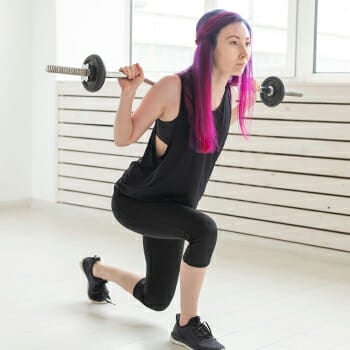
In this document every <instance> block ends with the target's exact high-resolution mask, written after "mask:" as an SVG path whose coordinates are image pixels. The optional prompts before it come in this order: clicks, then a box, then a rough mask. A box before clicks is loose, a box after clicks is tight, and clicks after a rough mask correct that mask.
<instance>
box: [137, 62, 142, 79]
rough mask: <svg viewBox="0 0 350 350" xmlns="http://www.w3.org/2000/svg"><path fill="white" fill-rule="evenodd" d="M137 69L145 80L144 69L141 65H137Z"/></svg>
mask: <svg viewBox="0 0 350 350" xmlns="http://www.w3.org/2000/svg"><path fill="white" fill-rule="evenodd" d="M136 67H137V70H138V72H139V76H140V77H142V78H144V73H143V69H142V67H141V65H140V64H139V63H136Z"/></svg>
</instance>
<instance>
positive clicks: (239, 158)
mask: <svg viewBox="0 0 350 350" xmlns="http://www.w3.org/2000/svg"><path fill="white" fill-rule="evenodd" d="M217 164H219V165H225V166H232V167H243V168H250V169H252V168H253V169H261V170H273V171H284V172H290V173H301V174H317V175H327V176H339V177H348V178H349V177H350V163H349V162H348V161H345V160H344V161H343V160H334V159H319V158H304V157H298V156H283V155H274V154H258V153H245V152H235V151H226V150H224V151H223V152H222V153H221V155H220V157H219V159H218V161H217Z"/></svg>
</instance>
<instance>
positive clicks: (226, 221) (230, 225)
mask: <svg viewBox="0 0 350 350" xmlns="http://www.w3.org/2000/svg"><path fill="white" fill-rule="evenodd" d="M209 215H210V216H211V217H212V218H213V219H214V220H215V221H216V222H217V224H218V227H219V228H220V230H225V231H228V232H237V233H243V234H247V235H254V236H259V237H267V238H273V239H280V240H285V241H289V242H298V243H302V244H310V245H314V246H317V247H326V248H332V249H339V250H343V251H348V252H350V236H349V235H344V234H340V233H335V232H329V231H321V230H316V229H310V228H304V227H298V226H292V225H283V224H276V223H271V222H264V221H259V220H254V219H245V218H236V217H231V216H228V215H220V214H214V213H209Z"/></svg>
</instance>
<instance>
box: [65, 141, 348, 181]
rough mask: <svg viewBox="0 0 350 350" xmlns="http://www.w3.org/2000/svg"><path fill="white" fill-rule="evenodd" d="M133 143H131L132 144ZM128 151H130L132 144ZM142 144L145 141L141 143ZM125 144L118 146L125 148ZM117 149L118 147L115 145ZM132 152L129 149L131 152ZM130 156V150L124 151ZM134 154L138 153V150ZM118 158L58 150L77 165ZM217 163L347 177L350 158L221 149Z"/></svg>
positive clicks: (112, 162)
mask: <svg viewBox="0 0 350 350" xmlns="http://www.w3.org/2000/svg"><path fill="white" fill-rule="evenodd" d="M131 146H134V145H131ZM131 146H128V148H130V151H132V150H133V149H135V148H133V149H132V147H131ZM143 146H144V148H145V147H146V145H143ZM125 148H126V147H123V148H121V150H123V151H125ZM118 152H119V149H118ZM130 153H131V152H130ZM127 155H129V156H130V154H127ZM135 157H137V158H138V157H139V152H137V155H136V154H135ZM120 158H122V157H118V156H115V155H104V154H97V155H96V154H89V153H82V152H73V151H64V150H61V151H59V161H60V162H63V163H73V164H80V165H90V166H101V167H105V168H116V167H117V168H118V169H120ZM217 165H223V166H229V167H240V168H249V169H261V170H272V171H284V172H291V173H302V174H317V175H328V176H338V177H348V178H349V177H350V162H347V161H342V160H328V159H317V158H302V157H294V156H278V155H267V154H255V153H252V154H248V153H241V152H234V151H223V152H222V153H221V155H220V157H219V159H218V161H217Z"/></svg>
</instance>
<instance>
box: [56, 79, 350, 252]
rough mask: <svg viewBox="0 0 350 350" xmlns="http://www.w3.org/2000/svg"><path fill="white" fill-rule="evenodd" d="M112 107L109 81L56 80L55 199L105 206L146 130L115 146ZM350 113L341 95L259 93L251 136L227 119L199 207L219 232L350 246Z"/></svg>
mask: <svg viewBox="0 0 350 350" xmlns="http://www.w3.org/2000/svg"><path fill="white" fill-rule="evenodd" d="M146 90H147V87H143V89H141V90H140V92H139V95H138V96H137V98H136V100H135V102H134V108H136V107H137V105H138V104H139V103H140V101H141V98H142V96H143V95H144V93H145V91H146ZM117 107H118V88H117V87H116V84H115V85H106V86H105V87H104V88H103V89H102V90H100V91H99V92H98V93H95V94H90V93H88V92H86V91H85V90H84V89H83V88H82V87H80V84H78V83H67V82H61V83H58V123H59V124H58V130H59V132H58V154H59V157H58V159H59V166H58V170H59V171H58V202H60V203H67V204H73V205H79V206H85V207H91V208H97V209H103V210H110V199H111V195H112V192H113V184H114V183H115V181H116V180H117V179H118V178H119V177H120V176H121V175H122V173H123V171H124V170H125V169H126V168H127V167H128V165H129V164H130V162H131V161H133V160H135V159H137V158H139V157H140V156H141V155H142V153H143V151H144V149H145V147H146V144H147V141H148V137H149V135H150V132H151V128H150V129H149V130H148V131H147V132H146V133H145V134H144V135H143V136H142V137H141V139H140V140H139V141H138V142H137V143H136V144H133V145H130V146H128V147H116V146H115V145H114V143H113V121H114V117H115V111H116V109H117ZM349 116H350V105H349V104H346V103H329V102H327V103H320V102H317V103H311V102H310V101H303V100H301V101H300V102H298V101H297V100H295V101H292V100H289V102H288V100H287V99H286V102H284V103H282V104H281V105H279V106H278V107H276V108H268V107H266V106H265V105H263V104H262V103H259V102H257V104H256V107H255V115H254V120H253V122H252V130H251V133H252V136H251V137H250V139H249V140H248V141H246V140H245V139H244V138H243V136H242V135H241V134H240V130H239V127H238V123H236V124H235V125H233V126H232V127H231V129H230V134H229V136H228V138H227V141H226V145H225V149H224V151H223V152H222V154H221V156H220V157H219V159H218V161H217V165H216V166H215V168H214V171H213V174H212V176H211V179H210V181H209V183H208V186H207V189H206V192H205V195H204V196H203V198H202V200H201V201H200V204H199V207H198V209H200V210H202V211H204V212H206V213H208V214H209V215H211V216H212V217H213V218H214V219H215V220H216V222H217V224H218V227H219V229H220V230H221V231H229V232H237V233H242V234H248V235H256V236H263V237H269V238H273V239H281V240H286V241H292V242H299V243H303V244H310V245H315V246H321V247H327V248H332V249H339V250H344V251H350V142H349V141H350V140H349V139H350V138H349V135H350V117H349Z"/></svg>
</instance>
